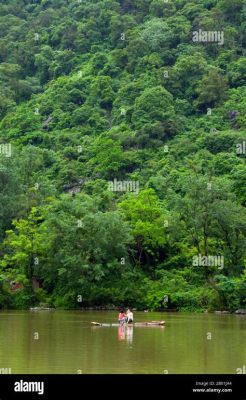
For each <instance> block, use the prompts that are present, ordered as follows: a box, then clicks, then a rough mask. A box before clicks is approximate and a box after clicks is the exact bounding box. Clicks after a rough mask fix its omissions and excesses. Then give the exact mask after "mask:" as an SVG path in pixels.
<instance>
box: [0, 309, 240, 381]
mask: <svg viewBox="0 0 246 400" xmlns="http://www.w3.org/2000/svg"><path fill="white" fill-rule="evenodd" d="M134 317H135V320H136V321H147V320H157V319H158V320H162V319H164V320H166V327H143V328H140V327H126V328H124V327H123V328H120V327H119V328H118V327H91V325H90V321H99V322H117V313H114V312H99V311H98V312H96V311H93V312H91V311H83V312H81V311H48V312H47V311H40V312H31V311H11V312H9V311H4V312H1V313H0V373H1V372H4V371H5V372H6V369H8V368H10V369H11V372H12V374H14V373H33V374H39V373H48V374H52V373H66V374H76V373H83V374H93V373H100V374H106V373H107V374H114V373H120V374H121V373H127V374H136V373H146V374H154V373H156V374H164V373H169V374H172V373H174V374H183V373H189V374H191V373H197V374H200V373H205V374H206V373H233V374H234V373H237V369H238V368H243V366H246V316H239V315H238V316H237V315H214V314H178V313H173V314H171V313H141V312H136V313H135V315H134ZM245 368H246V367H245Z"/></svg>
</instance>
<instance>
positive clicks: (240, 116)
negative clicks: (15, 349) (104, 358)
mask: <svg viewBox="0 0 246 400" xmlns="http://www.w3.org/2000/svg"><path fill="white" fill-rule="evenodd" d="M245 42H246V0H193V1H189V0H188V1H187V0H169V1H168V0H1V4H0V82H1V86H0V305H1V307H2V308H3V307H9V308H26V307H30V306H31V305H37V304H40V303H45V304H48V305H50V306H55V307H64V308H79V307H89V306H90V307H95V306H110V305H115V306H119V305H122V306H131V307H137V308H138V309H145V308H149V309H153V310H154V309H155V310H158V309H161V308H162V309H163V308H168V309H178V310H191V311H193V310H211V311H212V310H230V311H235V310H236V309H237V308H246V270H245V266H246V246H245V244H246V240H245V239H246V211H245V205H246V166H245V157H246V54H245V49H246V46H245Z"/></svg>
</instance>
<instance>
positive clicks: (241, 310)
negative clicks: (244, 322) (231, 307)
mask: <svg viewBox="0 0 246 400" xmlns="http://www.w3.org/2000/svg"><path fill="white" fill-rule="evenodd" d="M235 314H246V309H245V308H239V310H236V311H235Z"/></svg>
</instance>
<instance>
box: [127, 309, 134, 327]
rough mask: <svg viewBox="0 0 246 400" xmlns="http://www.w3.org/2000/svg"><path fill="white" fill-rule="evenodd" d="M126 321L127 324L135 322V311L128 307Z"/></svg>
mask: <svg viewBox="0 0 246 400" xmlns="http://www.w3.org/2000/svg"><path fill="white" fill-rule="evenodd" d="M126 322H127V324H132V323H133V312H132V311H131V310H130V308H128V310H127V312H126Z"/></svg>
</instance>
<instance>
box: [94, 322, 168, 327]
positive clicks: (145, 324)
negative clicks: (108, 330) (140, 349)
mask: <svg viewBox="0 0 246 400" xmlns="http://www.w3.org/2000/svg"><path fill="white" fill-rule="evenodd" d="M165 323H166V322H165V321H146V322H134V323H133V324H123V325H121V324H107V323H102V322H94V321H92V322H91V324H92V325H93V326H118V327H119V326H127V327H128V326H140V327H145V326H164V325H165Z"/></svg>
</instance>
